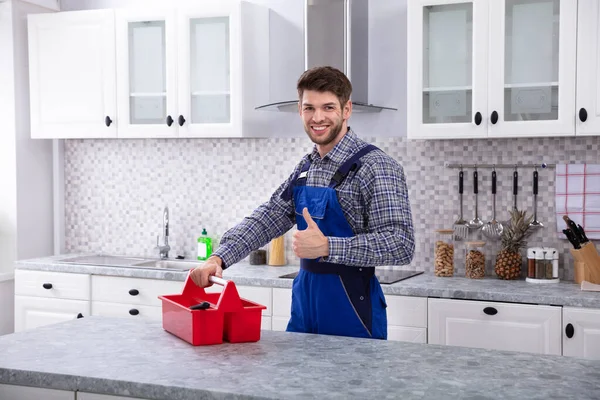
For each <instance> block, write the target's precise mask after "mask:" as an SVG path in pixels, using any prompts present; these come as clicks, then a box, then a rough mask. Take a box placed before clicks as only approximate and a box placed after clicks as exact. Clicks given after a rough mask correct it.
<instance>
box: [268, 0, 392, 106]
mask: <svg viewBox="0 0 600 400" xmlns="http://www.w3.org/2000/svg"><path fill="white" fill-rule="evenodd" d="M304 61H305V69H309V68H312V67H317V66H324V65H329V66H332V67H335V68H338V69H339V70H341V71H344V73H345V74H346V76H347V77H348V78H349V79H350V82H352V110H353V111H354V112H380V111H381V110H394V111H396V109H395V108H391V107H383V106H377V105H373V104H369V103H368V92H369V82H368V75H369V1H368V0H305V3H304ZM256 109H257V110H268V111H284V112H298V99H295V100H292V99H290V100H289V101H281V102H277V103H271V104H266V105H261V106H259V107H256Z"/></svg>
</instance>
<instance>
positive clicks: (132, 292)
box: [129, 289, 140, 296]
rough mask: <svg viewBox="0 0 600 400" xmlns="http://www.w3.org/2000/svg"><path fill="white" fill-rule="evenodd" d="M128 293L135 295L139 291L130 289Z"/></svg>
mask: <svg viewBox="0 0 600 400" xmlns="http://www.w3.org/2000/svg"><path fill="white" fill-rule="evenodd" d="M129 294H130V295H132V296H137V295H138V294H140V291H139V290H137V289H131V290H130V291H129Z"/></svg>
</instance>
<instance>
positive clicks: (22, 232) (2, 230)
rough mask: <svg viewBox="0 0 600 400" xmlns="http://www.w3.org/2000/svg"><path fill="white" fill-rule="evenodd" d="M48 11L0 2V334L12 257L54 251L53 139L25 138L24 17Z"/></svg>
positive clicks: (9, 318) (6, 317) (8, 321)
mask: <svg viewBox="0 0 600 400" xmlns="http://www.w3.org/2000/svg"><path fill="white" fill-rule="evenodd" d="M48 11H49V10H47V9H45V8H42V7H40V6H37V5H34V4H30V3H25V2H21V1H17V0H13V1H4V2H0V54H2V57H0V87H1V88H2V90H1V91H0V179H1V181H2V184H1V185H2V195H1V196H0V333H7V332H12V327H13V321H14V303H13V297H14V281H13V280H12V271H13V270H14V264H15V261H16V260H18V259H25V258H32V257H39V256H48V255H52V254H53V233H52V231H53V212H52V205H53V199H52V142H51V141H41V140H32V139H30V137H29V136H30V133H29V76H28V57H27V19H26V15H27V14H28V13H41V12H48ZM7 327H8V328H7Z"/></svg>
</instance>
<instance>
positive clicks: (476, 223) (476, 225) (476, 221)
mask: <svg viewBox="0 0 600 400" xmlns="http://www.w3.org/2000/svg"><path fill="white" fill-rule="evenodd" d="M477 192H478V190H477V170H475V171H473V193H474V194H475V218H473V219H472V220H471V221H469V225H468V226H469V228H470V229H480V228H481V227H482V226H483V221H482V220H481V219H480V218H479V209H478V207H477Z"/></svg>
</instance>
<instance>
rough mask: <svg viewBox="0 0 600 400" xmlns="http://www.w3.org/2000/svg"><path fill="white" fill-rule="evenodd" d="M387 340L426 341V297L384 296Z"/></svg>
mask: <svg viewBox="0 0 600 400" xmlns="http://www.w3.org/2000/svg"><path fill="white" fill-rule="evenodd" d="M385 301H386V303H387V320H388V340H394V341H400V342H413V343H427V298H426V297H410V296H392V295H387V296H385Z"/></svg>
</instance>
